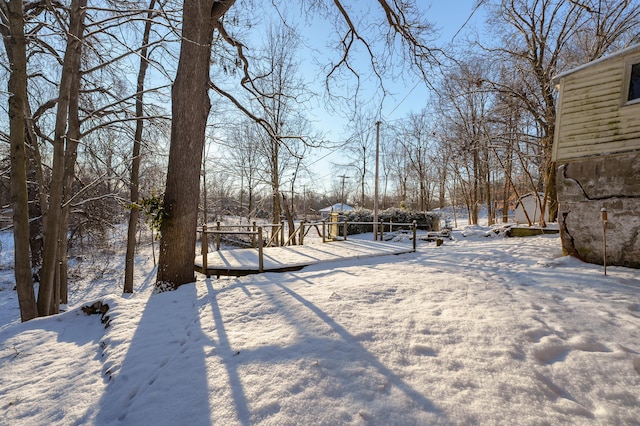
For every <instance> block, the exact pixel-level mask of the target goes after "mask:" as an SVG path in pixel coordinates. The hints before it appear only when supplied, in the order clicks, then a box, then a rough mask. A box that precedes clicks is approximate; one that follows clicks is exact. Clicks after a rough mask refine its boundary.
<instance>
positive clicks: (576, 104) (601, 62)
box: [552, 44, 640, 268]
mask: <svg viewBox="0 0 640 426" xmlns="http://www.w3.org/2000/svg"><path fill="white" fill-rule="evenodd" d="M554 81H555V83H556V85H557V87H558V91H559V98H558V111H557V120H556V131H555V135H554V136H555V139H554V146H553V157H552V159H553V161H555V162H556V167H557V181H556V182H557V186H558V225H559V227H560V234H561V238H562V247H563V251H564V252H565V253H566V254H570V255H573V256H576V257H579V258H581V259H583V260H585V261H587V262H591V263H600V264H601V263H603V254H604V246H603V224H602V220H601V209H602V208H605V209H606V210H607V212H608V221H607V227H606V236H607V249H606V253H607V264H611V265H622V266H630V267H636V268H638V267H640V215H639V213H638V212H640V44H638V45H635V46H632V47H629V48H627V49H624V50H621V51H619V52H617V53H614V54H612V55H609V56H606V57H603V58H601V59H598V60H596V61H593V62H590V63H588V64H585V65H583V66H581V67H579V68H576V69H573V70H571V71H568V72H565V73H563V74H560V75H558V76H557V77H556V78H555V80H554Z"/></svg>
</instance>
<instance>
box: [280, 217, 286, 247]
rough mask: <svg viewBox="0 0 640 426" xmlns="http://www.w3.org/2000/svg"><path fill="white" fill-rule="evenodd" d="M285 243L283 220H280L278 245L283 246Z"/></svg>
mask: <svg viewBox="0 0 640 426" xmlns="http://www.w3.org/2000/svg"><path fill="white" fill-rule="evenodd" d="M284 243H285V239H284V220H281V221H280V247H283V246H284Z"/></svg>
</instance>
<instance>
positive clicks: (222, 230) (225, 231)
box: [199, 220, 418, 277]
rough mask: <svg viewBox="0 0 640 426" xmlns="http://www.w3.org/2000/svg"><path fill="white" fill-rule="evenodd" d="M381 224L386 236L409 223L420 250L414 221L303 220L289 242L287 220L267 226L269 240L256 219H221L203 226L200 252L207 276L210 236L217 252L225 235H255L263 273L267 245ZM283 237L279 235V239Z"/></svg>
mask: <svg viewBox="0 0 640 426" xmlns="http://www.w3.org/2000/svg"><path fill="white" fill-rule="evenodd" d="M376 224H377V225H378V226H379V227H380V228H379V229H380V239H381V240H383V239H384V228H385V226H388V227H389V232H392V231H393V227H394V226H395V227H398V226H401V227H402V226H405V227H406V226H409V227H411V229H412V231H413V251H416V241H417V238H416V233H417V228H418V227H417V224H416V221H415V220H414V221H413V222H411V223H394V222H349V221H345V222H331V221H329V222H328V221H324V220H323V221H320V222H304V221H302V222H300V225H299V226H298V227H297V228H295V229H294V231H293V232H292V233H291V234H290V235H289V239H288V240H286V241H285V239H284V223H281V224H269V225H266V226H267V227H270V228H271V237H270V238H269V239H265V238H264V237H265V234H264V228H263V227H262V226H257V225H256V223H255V222H253V225H251V226H248V225H221V224H220V222H217V223H216V227H215V228H213V229H210V228H209V227H208V226H207V225H202V228H201V229H200V230H199V232H201V233H202V243H201V248H200V253H201V254H202V269H203V271H205V274H206V275H207V277H209V274H208V273H207V272H206V271H207V255H208V254H209V239H208V235H214V236H215V243H216V251H219V250H220V246H221V240H222V236H224V235H248V236H250V237H251V247H252V248H256V247H257V248H258V268H259V272H263V271H264V256H263V249H264V247H265V246H267V247H268V246H270V245H271V244H273V243H275V244H276V246H278V245H277V244H278V242H280V243H281V244H280V246H287V245H293V240H294V238H295V236H296V235H297V236H298V237H299V238H298V241H299V242H300V245H303V244H304V238H305V237H306V236H307V234H308V233H309V231H310V230H311V229H312V228H315V230H316V231H317V233H318V236H319V237H321V238H322V242H323V243H324V242H327V241H334V240H336V239H338V238H340V235H338V234H339V231H338V230H339V226H342V239H343V240H344V241H347V235H348V227H349V225H376ZM278 237H279V238H278Z"/></svg>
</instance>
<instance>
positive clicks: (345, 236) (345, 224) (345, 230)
mask: <svg viewBox="0 0 640 426" xmlns="http://www.w3.org/2000/svg"><path fill="white" fill-rule="evenodd" d="M348 226H349V222H347V221H346V220H345V221H344V225H343V229H342V236H343V237H344V240H345V241H347V227H348Z"/></svg>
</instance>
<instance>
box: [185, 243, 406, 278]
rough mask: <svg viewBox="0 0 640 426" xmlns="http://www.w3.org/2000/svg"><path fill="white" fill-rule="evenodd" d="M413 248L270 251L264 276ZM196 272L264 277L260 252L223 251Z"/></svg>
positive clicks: (328, 246) (322, 246)
mask: <svg viewBox="0 0 640 426" xmlns="http://www.w3.org/2000/svg"><path fill="white" fill-rule="evenodd" d="M413 251H414V250H413V246H412V245H411V244H399V243H392V242H383V241H365V240H348V241H333V242H329V243H318V244H310V245H304V246H287V247H268V248H265V249H264V252H263V258H264V261H263V262H264V270H263V272H287V271H298V270H300V269H302V268H304V267H305V266H309V265H313V264H317V263H322V262H335V261H340V260H348V259H359V258H366V257H374V256H387V255H391V254H401V253H410V252H413ZM195 270H196V271H197V272H200V273H201V274H205V275H207V276H211V275H230V276H244V275H250V274H258V273H260V268H259V262H258V250H257V249H232V250H220V251H215V252H212V253H209V254H208V255H207V270H206V271H205V270H204V269H203V267H202V256H198V257H196V259H195Z"/></svg>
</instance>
